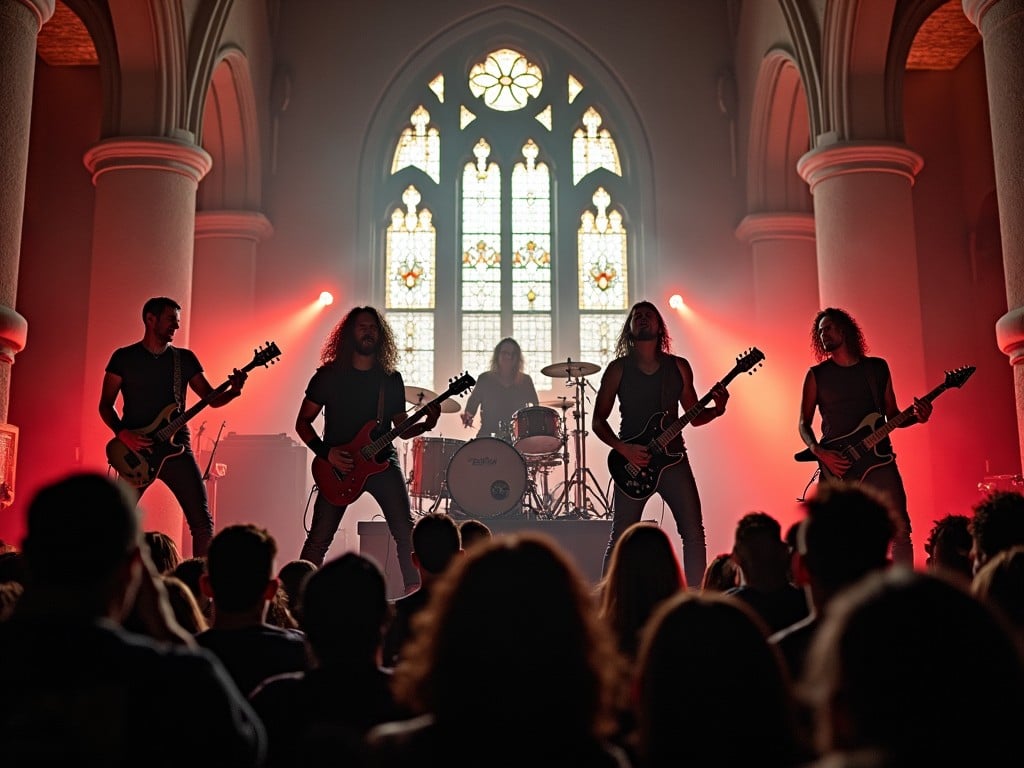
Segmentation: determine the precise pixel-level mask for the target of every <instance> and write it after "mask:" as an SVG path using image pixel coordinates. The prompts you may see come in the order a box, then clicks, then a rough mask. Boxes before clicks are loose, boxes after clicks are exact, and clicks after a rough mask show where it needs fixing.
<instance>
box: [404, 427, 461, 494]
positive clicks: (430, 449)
mask: <svg viewBox="0 0 1024 768" xmlns="http://www.w3.org/2000/svg"><path fill="white" fill-rule="evenodd" d="M465 443H466V441H465V440H450V439H448V438H446V437H417V438H415V439H414V440H413V441H412V484H411V485H410V486H409V493H410V494H412V495H413V496H421V497H422V496H428V497H430V498H432V499H436V498H437V497H438V496H440V495H441V490H442V485H443V483H444V479H445V472H446V471H447V469H448V462H449V461H450V460H451V458H452V456H454V455H455V452H456V451H458V450H459V448H461V447H462V446H463V445H465Z"/></svg>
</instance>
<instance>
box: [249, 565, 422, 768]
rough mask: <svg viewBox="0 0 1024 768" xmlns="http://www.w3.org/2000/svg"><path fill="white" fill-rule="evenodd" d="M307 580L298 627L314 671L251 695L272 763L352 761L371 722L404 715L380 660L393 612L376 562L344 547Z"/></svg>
mask: <svg viewBox="0 0 1024 768" xmlns="http://www.w3.org/2000/svg"><path fill="white" fill-rule="evenodd" d="M304 584H305V587H304V589H303V592H302V604H303V605H304V606H305V609H304V611H303V614H302V616H303V618H302V628H303V630H305V633H306V643H307V646H308V648H309V652H310V657H311V659H312V668H311V669H310V670H309V671H307V672H294V673H290V674H285V675H277V676H275V677H272V678H270V679H269V680H266V681H264V682H263V684H262V685H260V686H259V687H258V688H257V689H256V690H255V691H254V692H253V694H252V697H251V701H252V705H253V707H254V708H255V709H256V712H257V713H258V714H259V715H260V718H261V719H262V720H263V723H264V724H265V725H266V728H267V738H268V744H269V749H268V766H269V768H276V766H307V765H308V766H313V765H322V764H323V760H324V757H325V756H327V755H331V756H332V757H334V759H336V760H338V761H339V762H342V763H343V762H344V760H343V759H342V758H344V757H345V756H350V757H352V758H353V760H355V759H357V758H358V754H354V752H358V750H359V749H360V745H361V742H362V737H363V736H364V735H365V733H366V732H367V731H368V730H369V729H370V728H371V727H372V726H374V725H377V724H379V723H383V722H386V721H391V720H396V719H398V718H400V717H402V716H403V715H404V714H405V713H404V712H403V710H401V709H400V708H399V707H398V706H397V705H396V704H395V700H394V696H393V695H392V693H391V687H390V686H391V675H390V673H389V672H388V671H387V670H385V669H383V668H382V667H381V666H380V663H379V662H380V654H381V645H382V641H383V632H384V627H385V625H386V623H387V621H388V618H389V616H390V606H389V605H388V601H387V597H386V585H385V580H384V574H383V573H382V572H381V570H380V567H379V566H378V565H377V564H376V563H375V562H374V561H373V560H371V559H369V558H367V557H364V556H363V555H358V554H355V553H353V552H349V553H346V554H344V555H342V556H341V557H339V558H337V559H334V560H330V561H328V562H327V563H325V564H324V565H323V566H322V567H321V568H320V569H319V570H316V571H315V572H311V573H310V575H309V576H308V578H306V579H305V581H304Z"/></svg>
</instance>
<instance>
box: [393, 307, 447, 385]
mask: <svg viewBox="0 0 1024 768" xmlns="http://www.w3.org/2000/svg"><path fill="white" fill-rule="evenodd" d="M385 316H386V317H387V321H388V325H390V326H391V330H392V331H393V332H394V334H395V345H396V346H397V347H398V370H400V371H401V372H402V378H403V379H404V380H405V383H406V384H408V385H409V386H413V387H426V388H427V389H433V390H435V391H436V389H437V388H436V387H435V382H434V314H433V313H432V312H387V313H386V315H385ZM441 389H444V387H441Z"/></svg>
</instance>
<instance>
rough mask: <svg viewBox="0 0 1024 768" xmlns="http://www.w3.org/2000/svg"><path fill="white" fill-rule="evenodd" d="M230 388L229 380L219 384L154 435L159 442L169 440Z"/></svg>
mask: <svg viewBox="0 0 1024 768" xmlns="http://www.w3.org/2000/svg"><path fill="white" fill-rule="evenodd" d="M230 386H231V381H230V380H228V381H225V382H224V383H223V384H221V385H220V386H219V387H217V388H216V389H215V390H213V391H212V392H210V393H209V394H208V395H207V396H206V397H204V398H202V399H201V400H200V401H199V402H197V403H196V404H195V405H193V406H192V407H191V408H189V409H188V410H187V411H185V412H184V413H183V414H181V415H180V416H178V417H177V418H176V419H172V420H171V421H169V422H167V425H166V426H164V427H163V428H162V429H161V430H160V431H159V432H157V433H156V437H157V439H159V440H169V439H170V438H171V435H173V434H174V433H175V432H177V431H178V430H179V429H181V428H182V427H183V426H184V425H185V424H186V422H188V421H189V419H191V418H192V417H194V416H195V415H196V414H197V413H199V412H200V411H201V410H203V408H205V407H206V406H208V405H209V404H210V403H211V402H213V401H214V400H215V399H216V398H217V397H219V396H220V395H222V394H224V392H226V391H227V388H228V387H230Z"/></svg>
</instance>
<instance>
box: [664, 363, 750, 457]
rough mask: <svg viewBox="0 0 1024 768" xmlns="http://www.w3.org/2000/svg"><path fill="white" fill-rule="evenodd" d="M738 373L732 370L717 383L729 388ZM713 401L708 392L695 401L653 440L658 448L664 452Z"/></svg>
mask: <svg viewBox="0 0 1024 768" xmlns="http://www.w3.org/2000/svg"><path fill="white" fill-rule="evenodd" d="M739 372H740V368H739V367H736V368H733V369H732V370H731V371H729V373H728V374H726V376H725V378H723V379H722V380H721V381H720V382H719V383H720V384H721V385H722V386H723V387H727V386H729V383H730V382H731V381H732V380H733V379H735V378H736V376H737V375H738V374H739ZM713 399H714V395H713V394H712V392H708V393H707V394H706V395H704V397H702V398H701V399H700V400H698V401H697V404H696V405H694V406H693V407H692V408H690V409H689V410H688V411H686V413H684V414H683V415H682V416H680V417H679V418H678V419H676V420H675V421H673V422H672V423H671V424H670V425H669V426H668V427H666V428H665V430H664V431H663V432H662V433H661V434H660V435H658V437H656V438H655V439H654V442H655V443H656V444H657V446H658V448H659V449H660V450H662V451H664V450H665V449H666V448H667V447H668V444H669V443H670V442H672V441H673V440H675V439H676V436H677V435H678V434H679V433H680V432H682V431H683V427H685V426H686V425H687V424H689V423H690V422H691V421H693V420H694V419H696V418H697V417H698V416H700V415H701V414H702V413H704V410H705V409H706V408H707V407H708V403H710V402H711V401H712V400H713Z"/></svg>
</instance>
